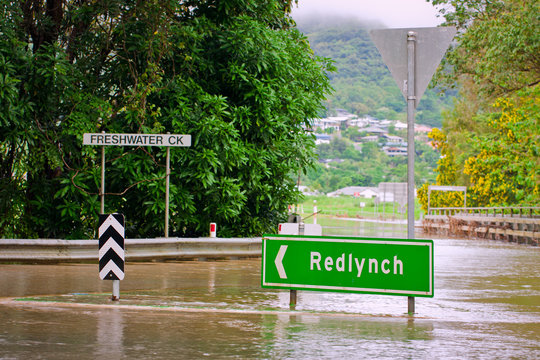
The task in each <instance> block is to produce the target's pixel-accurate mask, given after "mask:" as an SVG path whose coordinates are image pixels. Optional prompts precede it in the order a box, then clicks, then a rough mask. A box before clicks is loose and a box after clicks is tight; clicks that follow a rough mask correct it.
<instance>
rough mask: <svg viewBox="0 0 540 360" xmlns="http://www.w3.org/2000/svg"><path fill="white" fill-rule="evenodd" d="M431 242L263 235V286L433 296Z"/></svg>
mask: <svg viewBox="0 0 540 360" xmlns="http://www.w3.org/2000/svg"><path fill="white" fill-rule="evenodd" d="M433 284H434V278H433V241H432V240H410V239H407V240H398V239H379V238H349V237H324V236H298V235H297V236H292V235H265V236H264V238H263V250H262V286H263V287H268V288H284V289H294V290H297V289H300V290H319V291H336V292H351V293H368V294H382V295H400V296H422V297H433V294H434V289H433Z"/></svg>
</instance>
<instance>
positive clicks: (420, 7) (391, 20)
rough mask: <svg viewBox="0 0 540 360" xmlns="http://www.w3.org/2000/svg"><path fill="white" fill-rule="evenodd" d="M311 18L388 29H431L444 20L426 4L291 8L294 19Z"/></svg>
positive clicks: (401, 1)
mask: <svg viewBox="0 0 540 360" xmlns="http://www.w3.org/2000/svg"><path fill="white" fill-rule="evenodd" d="M312 14H316V15H319V16H320V15H340V16H347V17H350V16H353V17H357V18H359V19H362V20H375V21H379V22H381V23H382V24H383V25H385V26H387V27H390V28H409V27H432V26H437V25H439V24H440V23H442V20H443V19H442V18H437V16H436V15H437V10H436V9H435V7H434V6H433V5H432V4H431V3H428V2H426V0H299V1H298V6H296V5H293V11H292V16H293V18H295V19H300V18H302V17H305V16H309V15H312Z"/></svg>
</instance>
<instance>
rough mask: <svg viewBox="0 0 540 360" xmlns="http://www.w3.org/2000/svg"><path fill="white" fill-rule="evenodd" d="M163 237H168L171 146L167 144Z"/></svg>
mask: <svg viewBox="0 0 540 360" xmlns="http://www.w3.org/2000/svg"><path fill="white" fill-rule="evenodd" d="M165 162H166V166H165V237H166V238H167V237H169V181H170V175H171V148H170V146H167V159H166V160H165Z"/></svg>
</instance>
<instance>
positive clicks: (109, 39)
mask: <svg viewBox="0 0 540 360" xmlns="http://www.w3.org/2000/svg"><path fill="white" fill-rule="evenodd" d="M290 6H291V1H283V0H266V1H262V2H252V1H247V0H225V1H223V0H220V1H217V0H210V1H195V0H187V1H178V0H176V1H174V0H165V1H163V0H162V1H145V2H140V1H135V0H127V1H118V0H103V1H98V2H86V1H69V2H66V1H62V0H46V1H34V0H26V1H21V2H14V1H7V0H0V14H1V15H2V16H1V19H0V33H1V34H2V37H1V39H0V71H1V73H0V104H1V105H0V126H1V129H0V130H1V133H2V138H3V139H2V145H1V146H0V166H1V174H2V175H1V176H2V178H1V183H0V186H1V196H2V198H1V201H0V204H1V206H2V210H3V211H4V213H9V214H10V215H11V217H9V218H7V219H6V218H4V219H2V220H1V221H2V223H1V224H0V234H1V235H2V236H15V237H67V238H80V237H94V236H95V228H96V218H97V213H98V212H99V200H98V196H97V193H98V191H99V190H98V189H99V152H100V149H98V148H94V147H86V146H85V147H83V146H82V134H83V133H85V132H100V131H107V132H109V133H113V132H120V133H165V132H171V133H181V134H191V135H192V147H190V148H187V149H178V150H177V149H174V150H172V151H171V167H172V175H171V189H170V200H171V231H170V233H171V234H172V235H177V236H200V235H204V234H205V233H206V231H207V227H208V223H209V222H210V221H215V222H217V223H218V224H220V235H222V236H233V235H234V236H249V235H260V234H261V233H263V232H264V231H270V230H272V229H273V228H274V226H275V224H276V223H277V222H278V221H279V220H280V219H282V218H283V217H284V216H285V212H286V209H287V205H288V204H289V203H291V202H293V201H294V200H295V199H296V196H297V193H296V190H295V186H294V185H295V181H294V179H295V177H296V176H297V173H298V172H299V171H305V169H307V168H309V167H310V166H312V164H313V159H314V155H313V148H314V140H313V137H312V135H310V134H308V133H306V132H305V131H304V130H303V127H302V126H303V125H309V120H308V119H311V118H315V117H316V116H317V115H318V113H319V112H320V111H321V110H322V105H321V103H322V101H323V99H324V97H325V94H326V93H327V92H328V91H329V89H330V87H329V83H328V79H327V76H326V73H327V72H329V71H331V70H332V67H331V66H330V65H329V63H328V61H327V60H326V59H322V58H318V57H316V56H314V55H313V53H312V51H311V50H310V48H309V45H308V42H307V39H306V38H305V37H304V36H302V35H301V34H300V33H299V32H298V30H297V29H296V28H295V27H294V23H293V22H292V20H291V18H290V17H289V11H290ZM164 156H165V149H162V148H143V147H139V148H121V147H108V148H107V159H108V160H107V165H106V168H107V175H106V192H107V197H106V212H112V211H117V212H122V213H124V214H126V219H127V223H128V229H127V236H130V237H139V236H147V237H153V236H159V235H161V234H162V233H163V232H162V230H163V226H164V225H163V211H164V193H165V189H164V181H163V178H164V175H165V169H164V167H163V164H164Z"/></svg>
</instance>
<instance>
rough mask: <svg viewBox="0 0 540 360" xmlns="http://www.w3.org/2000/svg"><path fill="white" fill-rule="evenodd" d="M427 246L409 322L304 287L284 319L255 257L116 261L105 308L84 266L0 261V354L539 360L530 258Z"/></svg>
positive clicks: (536, 292)
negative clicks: (430, 275) (429, 286)
mask: <svg viewBox="0 0 540 360" xmlns="http://www.w3.org/2000/svg"><path fill="white" fill-rule="evenodd" d="M325 231H326V230H325ZM328 231H329V232H332V231H334V230H329V229H328ZM340 231H341V230H340ZM434 241H435V296H434V297H433V298H416V314H415V316H414V317H411V316H408V315H407V314H405V313H406V311H407V298H406V297H399V296H377V295H362V294H343V293H328V292H309V291H299V292H298V305H297V307H296V310H294V311H291V310H290V309H289V304H288V301H289V293H288V291H283V290H274V289H262V288H261V286H260V259H247V260H226V261H225V260H224V261H209V262H203V261H185V262H166V263H128V264H126V277H125V280H123V281H122V282H121V285H120V292H121V299H120V301H118V302H112V301H111V300H110V295H111V293H110V292H111V282H110V281H102V280H99V278H98V271H97V265H95V264H60V265H0V272H1V274H2V276H1V277H0V324H1V326H0V359H36V358H37V359H73V358H77V359H95V358H101V357H106V358H112V359H128V358H129V359H147V358H154V359H172V358H174V359H199V358H211V359H215V358H236V359H282V358H284V359H288V358H300V359H313V358H317V359H319V358H322V359H335V358H344V359H363V358H392V359H438V358H444V359H462V358H472V359H508V358H515V359H537V358H540V276H539V274H540V262H539V260H540V252H539V251H540V249H539V248H537V247H531V246H526V245H516V244H509V243H504V242H497V241H488V240H450V239H435V240H434ZM21 300H26V301H21ZM28 300H33V301H28Z"/></svg>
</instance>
